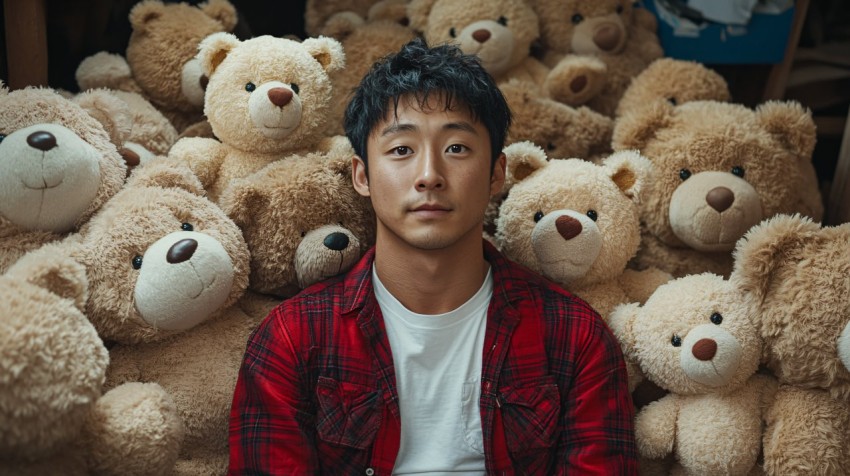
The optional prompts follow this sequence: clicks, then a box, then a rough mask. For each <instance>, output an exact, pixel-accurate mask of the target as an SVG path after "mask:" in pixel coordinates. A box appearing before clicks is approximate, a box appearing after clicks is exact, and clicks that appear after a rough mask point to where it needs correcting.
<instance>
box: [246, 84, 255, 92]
mask: <svg viewBox="0 0 850 476" xmlns="http://www.w3.org/2000/svg"><path fill="white" fill-rule="evenodd" d="M255 89H257V86H256V85H255V84H254V83H248V84H246V85H245V91H248V92H249V93H250V92H253V91H254V90H255Z"/></svg>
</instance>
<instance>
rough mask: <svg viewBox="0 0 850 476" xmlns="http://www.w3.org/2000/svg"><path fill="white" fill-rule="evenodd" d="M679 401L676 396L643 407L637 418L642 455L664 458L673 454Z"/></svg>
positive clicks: (636, 435) (638, 438) (636, 437)
mask: <svg viewBox="0 0 850 476" xmlns="http://www.w3.org/2000/svg"><path fill="white" fill-rule="evenodd" d="M678 417H679V399H678V398H677V397H676V395H674V394H670V395H667V396H665V397H662V398H661V399H660V400H656V401H654V402H652V403H650V404H649V405H647V406H645V407H643V409H641V411H640V412H638V414H637V416H635V440H636V441H637V444H638V449H639V450H640V454H641V455H642V456H644V457H647V458H663V457H665V456H667V455H668V454H670V453H672V452H673V444H674V443H675V441H676V420H677V419H678Z"/></svg>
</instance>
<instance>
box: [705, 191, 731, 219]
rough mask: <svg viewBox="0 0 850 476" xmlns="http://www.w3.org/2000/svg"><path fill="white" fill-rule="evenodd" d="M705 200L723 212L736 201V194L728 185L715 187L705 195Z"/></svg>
mask: <svg viewBox="0 0 850 476" xmlns="http://www.w3.org/2000/svg"><path fill="white" fill-rule="evenodd" d="M705 201H706V202H708V204H709V205H711V208H713V209H715V210H717V211H718V212H720V213H722V212H723V211H725V210H728V209H729V207H731V206H732V204H733V203H735V194H734V193H733V192H732V191H731V190H729V189H728V188H726V187H714V188H713V189H711V190H709V191H708V193H707V194H706V195H705Z"/></svg>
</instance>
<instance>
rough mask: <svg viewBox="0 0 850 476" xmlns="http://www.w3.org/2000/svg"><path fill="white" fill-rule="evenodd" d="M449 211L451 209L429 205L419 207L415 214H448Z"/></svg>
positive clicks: (415, 209)
mask: <svg viewBox="0 0 850 476" xmlns="http://www.w3.org/2000/svg"><path fill="white" fill-rule="evenodd" d="M449 210H450V209H449V208H448V207H444V206H442V205H436V204H428V203H426V204H424V205H419V206H418V207H416V208H414V209H413V211H414V212H447V211H449Z"/></svg>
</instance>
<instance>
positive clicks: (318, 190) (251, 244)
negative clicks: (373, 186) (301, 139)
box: [221, 152, 375, 297]
mask: <svg viewBox="0 0 850 476" xmlns="http://www.w3.org/2000/svg"><path fill="white" fill-rule="evenodd" d="M351 154H353V152H351V153H349V154H345V153H340V154H338V157H335V158H334V157H332V158H323V157H319V156H315V155H308V156H304V157H292V158H290V159H287V160H286V161H283V162H276V163H273V164H270V165H268V166H267V167H265V168H263V169H261V170H260V171H258V172H256V173H254V174H253V175H250V176H248V177H246V178H244V179H240V180H235V181H234V182H233V183H232V184H231V186H230V187H229V188H228V190H227V192H225V194H224V196H222V199H221V206H222V209H224V211H225V212H226V213H227V214H228V216H230V217H231V218H232V219H233V220H234V221H235V222H236V224H237V225H239V227H240V228H241V229H242V232H243V234H244V235H245V241H246V242H247V243H248V249H249V250H250V252H251V279H250V284H249V286H250V288H251V289H252V290H254V291H258V292H261V293H266V294H273V295H277V296H283V297H289V296H293V295H294V294H295V293H296V292H298V291H299V290H301V289H303V288H305V287H307V286H309V285H310V284H313V283H315V282H317V281H320V280H322V279H325V278H328V277H331V276H334V275H336V274H339V273H342V272H345V271H348V269H350V268H351V267H352V266H353V265H354V264H355V263H356V262H357V261H358V260H359V259H360V258H361V257H362V256H363V253H365V252H366V250H367V249H368V248H369V247H370V246H372V245H373V244H374V241H375V217H374V211H373V210H372V205H371V202H370V201H369V199H368V198H366V197H362V196H360V194H358V193H357V192H356V191H355V190H354V186H353V185H352V182H351Z"/></svg>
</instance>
